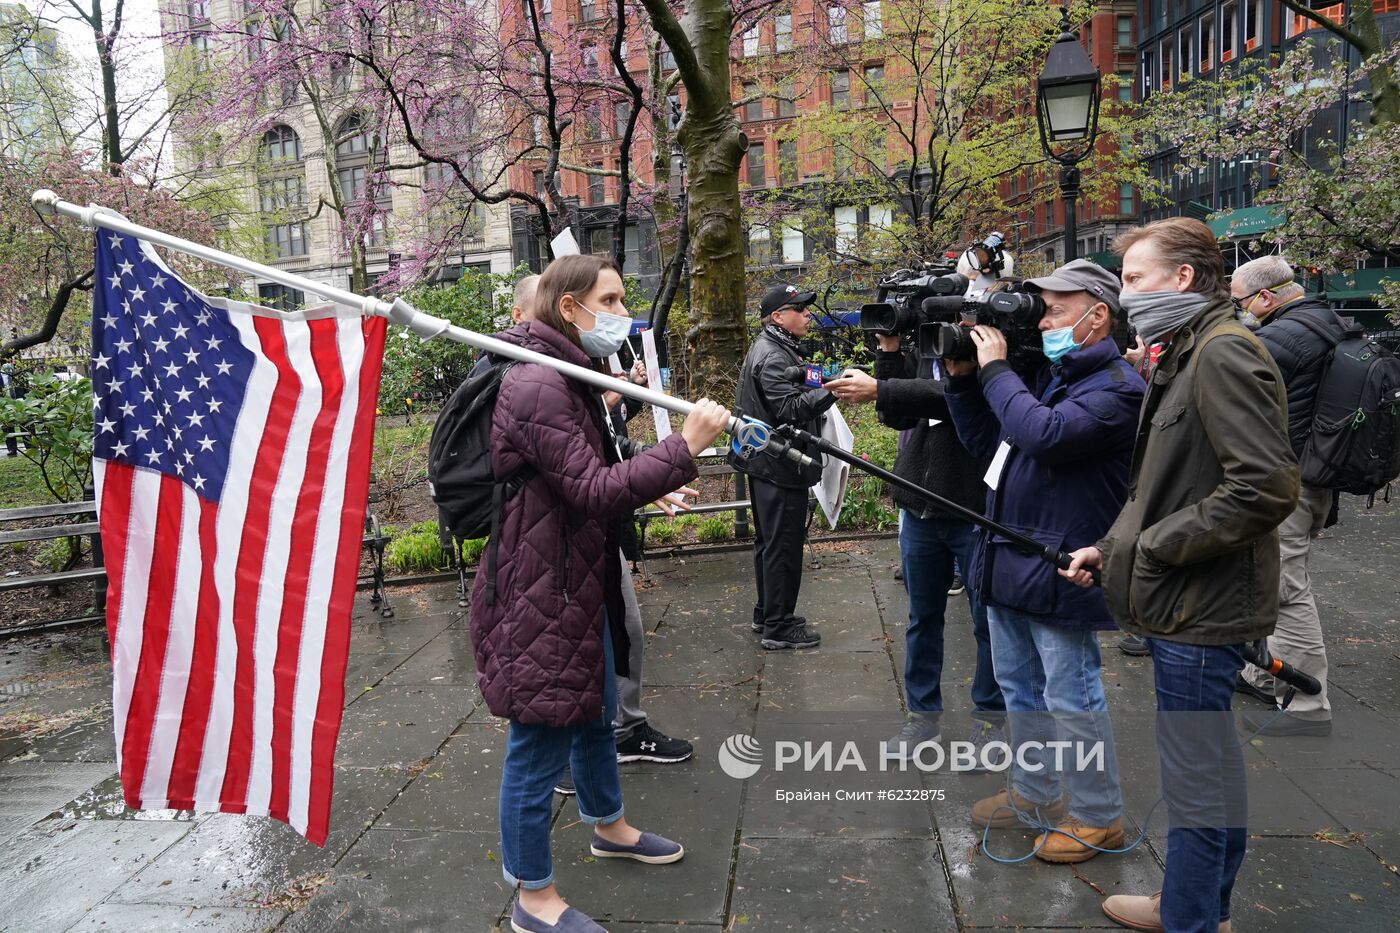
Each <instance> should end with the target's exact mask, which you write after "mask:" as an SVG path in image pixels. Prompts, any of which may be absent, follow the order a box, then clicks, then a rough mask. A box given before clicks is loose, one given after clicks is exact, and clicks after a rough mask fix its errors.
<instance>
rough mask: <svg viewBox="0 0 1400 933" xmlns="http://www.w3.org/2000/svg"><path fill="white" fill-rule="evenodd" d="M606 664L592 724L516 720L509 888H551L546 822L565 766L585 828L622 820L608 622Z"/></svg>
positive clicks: (506, 853) (505, 803) (509, 743)
mask: <svg viewBox="0 0 1400 933" xmlns="http://www.w3.org/2000/svg"><path fill="white" fill-rule="evenodd" d="M603 667H604V671H603V712H602V715H600V716H599V717H598V718H597V719H595V720H593V721H592V722H589V723H584V724H583V725H581V726H566V727H563V728H561V727H558V726H539V725H525V724H523V723H519V722H515V721H514V720H512V721H511V724H510V737H509V739H507V740H506V761H505V765H504V766H503V767H502V768H501V862H502V864H501V872H502V874H504V875H505V879H506V882H507V883H508V884H510V885H511V886H512V887H514V886H515V885H517V884H518V885H520V887H522V888H525V889H527V890H538V889H540V888H547V887H549V886H550V885H551V884H553V883H554V864H553V860H552V858H551V855H550V851H549V824H550V820H551V819H552V818H553V816H554V785H555V784H556V783H558V781H559V776H560V775H561V774H563V773H564V766H565V765H566V764H567V765H569V766H570V767H571V768H572V769H573V776H574V785H575V787H576V788H577V790H578V811H579V816H580V817H582V819H583V821H584V822H585V823H589V824H593V823H603V824H607V823H615V822H617V821H618V820H620V819H622V779H621V778H620V777H619V776H618V773H617V744H616V741H615V739H614V738H613V719H614V718H615V717H616V715H617V680H616V677H615V676H614V674H613V670H614V665H613V649H612V638H611V637H610V636H609V634H608V626H607V624H606V622H605V623H604V625H603Z"/></svg>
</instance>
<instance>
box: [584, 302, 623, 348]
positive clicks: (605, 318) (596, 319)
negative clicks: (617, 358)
mask: <svg viewBox="0 0 1400 933" xmlns="http://www.w3.org/2000/svg"><path fill="white" fill-rule="evenodd" d="M579 307H580V308H583V310H585V311H587V312H588V313H590V314H592V315H593V329H592V330H584V329H583V328H581V327H579V328H578V336H579V342H580V343H582V344H583V352H585V353H587V354H588V355H589V356H591V357H593V358H595V359H599V360H605V359H607V358H608V357H609V356H612V355H613V354H614V353H616V352H617V351H618V350H620V349H622V344H623V342H624V341H626V340H627V333H628V332H629V331H630V330H631V329H632V319H631V318H629V317H623V316H622V315H620V314H609V313H608V312H606V311H594V310H593V309H592V308H589V307H585V306H584V305H582V304H580V305H579ZM574 326H575V327H578V325H577V324H575V325H574Z"/></svg>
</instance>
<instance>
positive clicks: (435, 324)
mask: <svg viewBox="0 0 1400 933" xmlns="http://www.w3.org/2000/svg"><path fill="white" fill-rule="evenodd" d="M30 201H31V203H32V204H33V205H34V209H35V210H37V211H38V212H39V213H40V214H42V215H46V216H52V215H54V214H61V215H62V216H64V217H71V218H73V219H74V220H77V221H79V222H81V223H83V224H85V225H87V226H89V227H94V228H101V229H103V230H111V231H112V232H113V233H118V234H126V235H127V236H132V237H136V238H137V239H141V240H146V241H147V242H149V243H154V244H155V245H157V246H163V247H165V248H166V249H172V250H175V251H176V252H180V253H185V254H186V255H189V256H194V257H195V258H196V259H203V260H206V261H208V262H212V263H216V264H218V265H221V266H227V267H228V268H230V269H235V270H237V271H239V272H243V273H246V274H247V275H251V276H255V277H257V278H261V279H270V280H271V281H273V282H276V283H278V284H279V285H286V286H287V287H288V288H295V289H298V290H300V291H303V292H308V293H310V294H313V295H319V296H321V297H322V298H325V299H327V300H329V301H333V302H335V303H336V304H340V305H345V306H346V307H349V308H355V309H357V310H358V311H359V312H360V313H361V314H364V315H367V316H373V317H382V318H388V319H389V321H391V322H392V323H394V324H402V325H403V326H405V327H407V328H408V329H409V330H411V331H412V332H413V333H415V334H417V335H418V336H419V337H421V338H423V339H424V340H431V339H432V338H434V337H444V336H445V337H447V338H448V339H449V340H454V341H456V342H457V343H465V344H467V345H468V346H472V347H476V348H477V349H478V350H484V351H486V352H487V353H493V354H495V355H497V356H503V357H505V358H507V359H512V360H517V361H519V362H522V363H539V364H541V365H543V366H548V367H550V368H551V369H555V370H558V371H559V372H561V373H563V374H564V375H566V376H568V377H569V378H571V379H577V380H578V381H580V382H584V383H587V384H588V385H591V386H594V387H596V388H598V389H600V390H602V391H605V392H607V391H611V392H619V393H621V394H623V395H630V396H632V397H633V398H637V399H641V400H642V401H643V402H646V403H647V404H650V405H660V406H661V407H662V408H667V409H670V410H671V411H674V412H679V413H680V414H682V415H688V414H690V412H691V411H692V410H694V408H695V403H694V402H691V401H688V400H687V399H681V398H673V397H672V396H669V395H666V394H665V393H662V392H655V391H652V390H651V389H648V388H644V387H642V386H639V385H635V384H634V383H632V382H631V381H629V380H626V379H615V378H613V377H612V376H609V375H604V374H603V373H600V372H595V371H594V370H592V369H589V368H587V367H586V366H577V365H575V364H573V363H568V362H565V361H563V360H559V359H555V358H554V357H551V356H546V355H545V354H543V353H536V352H535V351H534V350H527V349H525V348H524V347H518V346H516V345H515V344H513V343H506V342H505V341H504V340H497V339H496V338H494V337H488V336H486V335H485V334H478V333H477V332H475V331H471V330H467V329H466V328H465V327H458V326H457V325H455V324H452V323H451V322H449V321H446V320H444V319H443V318H440V317H436V316H434V315H431V314H425V313H423V312H422V311H419V310H418V309H417V308H415V307H413V306H412V305H411V304H409V303H408V302H406V301H404V300H403V299H402V298H396V299H395V300H394V301H392V302H388V301H384V300H383V299H380V298H372V297H368V296H365V295H357V294H355V293H354V292H351V291H347V290H345V289H343V288H336V287H335V286H334V285H328V284H326V283H324V282H317V281H315V280H314V279H308V278H305V277H304V276H300V275H297V274H296V273H293V272H288V271H286V270H285V269H278V268H276V267H275V266H267V265H263V264H262V263H260V262H254V261H252V260H251V259H244V258H243V257H242V256H235V255H234V254H232V253H226V252H224V251H223V250H220V249H215V248H213V247H212V246H204V245H203V244H200V243H195V242H193V241H192V240H186V239H183V238H181V237H177V236H171V235H170V234H168V233H162V232H161V231H159V230H154V229H152V228H150V227H143V226H141V225H140V224H134V223H132V222H131V221H129V220H127V219H126V218H125V217H123V216H121V215H120V214H118V213H117V212H116V211H114V210H112V209H111V208H108V207H102V206H100V205H96V204H90V205H88V206H87V207H81V206H79V205H77V204H73V203H72V202H69V201H64V200H63V199H62V198H60V197H59V196H58V195H57V194H56V193H54V192H53V191H49V190H47V189H42V190H39V191H36V192H34V194H33V195H32V196H31V198H30ZM727 430H728V432H729V433H730V434H731V435H733V436H736V437H738V438H739V439H740V441H741V442H742V443H743V444H744V445H745V446H746V447H750V448H753V449H754V450H761V449H763V448H765V447H767V446H769V444H770V438H769V433H768V428H767V426H766V425H763V424H760V423H758V422H754V421H752V420H749V419H745V420H742V421H741V420H740V419H738V418H734V417H731V418H730V419H729V425H728V429H727ZM771 444H772V445H774V447H775V450H776V449H781V448H785V449H781V452H782V453H783V454H784V455H785V456H787V457H789V458H791V459H793V460H798V461H799V462H802V463H804V464H810V463H811V462H812V461H811V458H809V457H807V456H805V455H804V454H802V453H801V452H799V451H797V450H796V449H794V448H792V447H790V446H787V445H786V444H783V443H782V442H781V441H779V440H778V439H776V438H773V439H772V440H771Z"/></svg>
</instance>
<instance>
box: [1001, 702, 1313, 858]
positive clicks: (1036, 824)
mask: <svg viewBox="0 0 1400 933" xmlns="http://www.w3.org/2000/svg"><path fill="white" fill-rule="evenodd" d="M1292 699H1293V690H1292V688H1289V692H1288V693H1287V694H1285V696H1284V701H1283V706H1282V707H1280V708H1279V709H1278V711H1277V712H1276V713H1275V714H1274V715H1273V717H1271V718H1270V719H1269V721H1268V722H1266V723H1264V724H1263V725H1262V726H1260V727H1259V728H1258V729H1255V730H1254V731H1253V732H1251V733H1250V734H1249V735H1247V736H1245V739H1244V741H1243V742H1241V743H1240V748H1244V747H1245V746H1246V745H1248V744H1249V743H1250V742H1253V741H1254V740H1255V739H1256V738H1258V737H1259V735H1260V734H1261V733H1262V732H1263V731H1264V730H1265V729H1267V728H1269V726H1271V725H1273V724H1274V722H1275V721H1277V720H1278V718H1279V717H1280V716H1282V715H1283V714H1284V712H1285V711H1287V709H1288V703H1289V701H1290V700H1292ZM1013 793H1014V791H1013V790H1012V787H1011V774H1010V772H1008V773H1007V775H1006V799H1007V800H1008V801H1010V800H1011V799H1012V794H1013ZM1166 799H1167V798H1166V797H1165V796H1161V797H1158V798H1157V801H1156V802H1155V803H1154V804H1152V806H1151V807H1149V808H1148V810H1147V819H1145V820H1143V821H1142V824H1141V825H1142V831H1141V832H1140V833H1138V837H1137V838H1136V839H1134V840H1133V841H1132V843H1131V844H1129V845H1126V846H1124V847H1123V848H1121V849H1105V848H1103V847H1101V846H1096V845H1093V844H1092V843H1088V842H1085V841H1084V840H1083V839H1080V838H1079V837H1078V836H1076V835H1074V834H1073V833H1068V832H1065V831H1064V830H1063V829H1059V828H1058V827H1055V826H1051V825H1050V824H1049V823H1047V822H1046V821H1045V820H1043V819H1041V818H1040V816H1039V813H1040V808H1039V807H1037V808H1036V810H1035V812H1034V813H1028V812H1026V811H1025V810H1021V809H1019V808H1017V807H1016V806H1014V805H1007V806H1004V807H997V808H996V809H995V810H993V811H992V815H991V819H996V817H997V814H999V813H1001V812H1003V811H1005V810H1010V811H1011V812H1012V813H1015V814H1016V820H1017V822H1019V823H1020V824H1021V825H1022V826H1023V827H1025V828H1026V829H1033V830H1035V831H1037V832H1039V833H1041V834H1043V835H1044V839H1043V840H1042V841H1040V842H1039V843H1037V844H1036V847H1035V848H1034V849H1031V851H1029V852H1027V853H1026V854H1025V855H1021V856H1017V857H1015V858H1011V857H1003V856H1000V855H997V854H995V853H994V852H992V850H991V849H990V848H988V847H987V841H988V839H989V838H990V837H991V832H992V827H991V824H990V823H988V825H986V826H984V827H982V852H983V854H985V855H986V856H987V858H989V859H991V860H992V861H994V862H998V863H1000V864H1002V865H1019V864H1020V863H1021V862H1024V861H1026V860H1028V859H1032V858H1035V854H1036V853H1037V852H1039V851H1040V850H1041V849H1042V848H1044V847H1045V843H1046V842H1048V841H1049V840H1050V834H1051V833H1059V834H1060V835H1061V836H1068V837H1070V838H1071V839H1074V840H1075V841H1076V842H1078V843H1079V844H1080V845H1082V846H1084V847H1085V848H1086V849H1093V850H1094V851H1095V852H1102V853H1104V854H1106V855H1122V854H1124V853H1126V852H1131V851H1133V850H1134V849H1136V848H1137V847H1138V846H1140V845H1142V842H1143V840H1144V839H1146V838H1147V826H1148V825H1149V824H1150V823H1151V822H1152V814H1153V813H1155V812H1157V807H1159V806H1160V805H1161V804H1162V803H1163V802H1164V801H1165V800H1166ZM1008 828H1010V827H1008Z"/></svg>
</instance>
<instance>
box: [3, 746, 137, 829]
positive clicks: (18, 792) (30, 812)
mask: <svg viewBox="0 0 1400 933" xmlns="http://www.w3.org/2000/svg"><path fill="white" fill-rule="evenodd" d="M113 773H114V771H113V768H112V767H111V766H110V765H108V764H105V763H96V764H73V763H69V762H51V761H39V760H37V759H31V760H27V761H7V762H4V763H3V764H0V801H4V804H3V806H0V840H4V839H6V838H8V837H10V836H12V835H14V834H15V833H19V832H22V831H23V830H24V829H26V828H27V827H28V826H29V825H30V824H32V823H34V822H36V821H38V820H40V819H42V818H44V817H45V816H47V815H48V814H49V813H50V812H52V811H53V808H54V806H55V805H56V804H57V803H61V802H63V801H65V800H70V799H74V798H77V797H78V796H79V795H80V794H82V793H83V792H85V791H86V790H88V788H90V787H92V786H93V785H94V784H97V783H98V782H100V781H102V780H103V779H104V778H107V777H110V776H112V775H113Z"/></svg>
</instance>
